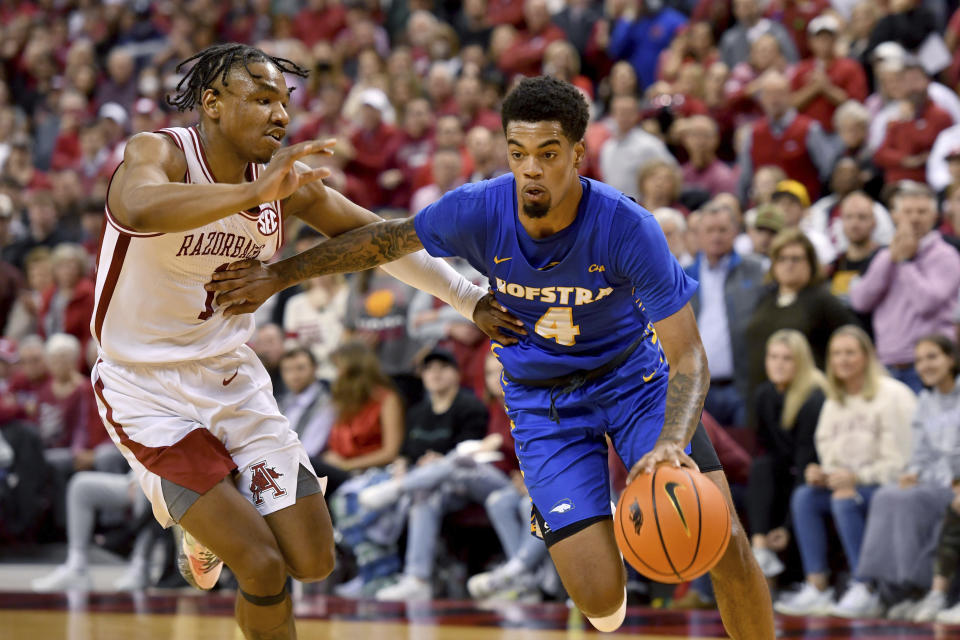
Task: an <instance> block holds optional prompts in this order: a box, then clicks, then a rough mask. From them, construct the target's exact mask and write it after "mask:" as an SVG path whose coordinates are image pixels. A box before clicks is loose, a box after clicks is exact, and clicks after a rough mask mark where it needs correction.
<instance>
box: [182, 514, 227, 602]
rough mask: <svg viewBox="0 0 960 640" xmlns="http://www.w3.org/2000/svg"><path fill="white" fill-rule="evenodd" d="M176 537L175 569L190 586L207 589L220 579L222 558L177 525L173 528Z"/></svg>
mask: <svg viewBox="0 0 960 640" xmlns="http://www.w3.org/2000/svg"><path fill="white" fill-rule="evenodd" d="M173 532H174V535H175V536H176V537H177V569H179V570H180V575H182V576H183V579H184V580H186V581H187V584H189V585H190V586H191V587H195V588H197V589H202V590H203V591H209V590H210V589H212V588H213V586H214V585H215V584H217V580H219V579H220V572H221V571H222V570H223V560H221V559H220V558H218V557H217V555H216V554H215V553H213V552H212V551H210V550H209V549H207V548H206V547H205V546H203V545H202V544H200V543H199V542H197V540H196V538H194V537H193V536H191V535H190V534H189V533H188V532H187V531H185V530H184V529H183V528H182V527H180V526H179V525H177V526H174V528H173Z"/></svg>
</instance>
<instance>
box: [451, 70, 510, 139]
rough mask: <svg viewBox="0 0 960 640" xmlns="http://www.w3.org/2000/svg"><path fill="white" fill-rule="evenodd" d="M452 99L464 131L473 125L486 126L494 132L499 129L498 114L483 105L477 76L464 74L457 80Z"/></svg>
mask: <svg viewBox="0 0 960 640" xmlns="http://www.w3.org/2000/svg"><path fill="white" fill-rule="evenodd" d="M454 100H455V101H456V103H457V116H458V117H459V118H460V125H461V126H462V127H463V130H464V131H469V130H470V129H473V128H474V127H486V128H487V129H490V130H491V131H494V132H497V131H500V129H501V124H500V116H499V115H497V114H496V113H494V112H493V111H491V110H490V109H486V108H484V106H483V85H482V84H481V83H480V79H479V78H477V77H476V76H470V75H465V76H462V77H461V78H460V79H459V80H457V84H456V89H455V90H454Z"/></svg>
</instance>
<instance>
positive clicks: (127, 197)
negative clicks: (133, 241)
mask: <svg viewBox="0 0 960 640" xmlns="http://www.w3.org/2000/svg"><path fill="white" fill-rule="evenodd" d="M110 213H111V214H112V215H113V217H114V218H116V219H117V221H118V222H119V223H120V224H122V225H124V226H126V227H129V228H130V229H133V230H134V231H139V232H141V233H154V232H162V231H163V229H160V228H157V224H156V223H157V213H156V211H155V207H154V206H153V205H152V203H151V202H150V200H149V199H148V198H144V197H143V196H142V194H137V193H136V192H134V193H132V194H124V196H123V197H121V207H119V208H117V209H111V211H110Z"/></svg>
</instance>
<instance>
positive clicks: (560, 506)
mask: <svg viewBox="0 0 960 640" xmlns="http://www.w3.org/2000/svg"><path fill="white" fill-rule="evenodd" d="M567 511H573V501H572V500H570V498H564V499H563V500H561V501H560V502H558V503H557V504H555V505H553V508H552V509H550V513H566V512H567Z"/></svg>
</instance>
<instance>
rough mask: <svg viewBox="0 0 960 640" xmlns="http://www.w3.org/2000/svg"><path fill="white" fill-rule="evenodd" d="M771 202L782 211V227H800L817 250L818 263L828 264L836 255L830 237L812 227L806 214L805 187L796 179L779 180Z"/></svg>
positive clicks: (807, 206)
mask: <svg viewBox="0 0 960 640" xmlns="http://www.w3.org/2000/svg"><path fill="white" fill-rule="evenodd" d="M772 202H773V204H775V205H777V206H778V207H780V209H781V211H783V218H784V228H786V229H800V230H801V231H803V234H804V235H805V236H807V238H809V239H810V242H811V243H812V244H813V246H814V247H815V248H816V250H817V258H818V259H819V260H820V264H830V263H831V262H833V261H834V259H835V258H836V257H837V250H836V249H835V248H834V246H833V243H832V242H830V238H829V237H828V236H827V234H825V233H824V232H822V231H820V230H818V229H816V228H814V226H813V225H812V224H811V221H810V219H809V217H808V216H807V210H808V209H809V208H810V195H809V193H808V192H807V188H806V187H805V186H803V184H802V183H800V182H798V181H796V180H781V181H780V182H778V183H777V188H776V190H775V191H774V192H773V198H772Z"/></svg>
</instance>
